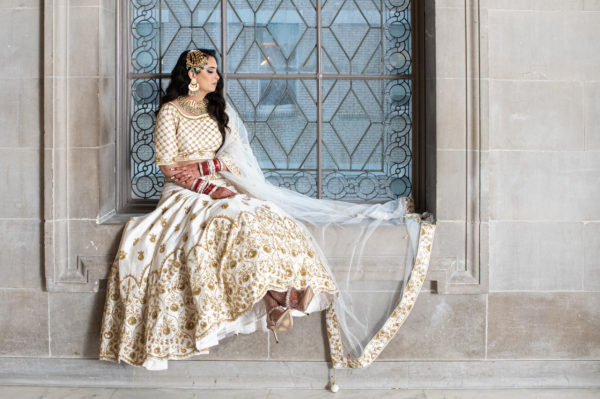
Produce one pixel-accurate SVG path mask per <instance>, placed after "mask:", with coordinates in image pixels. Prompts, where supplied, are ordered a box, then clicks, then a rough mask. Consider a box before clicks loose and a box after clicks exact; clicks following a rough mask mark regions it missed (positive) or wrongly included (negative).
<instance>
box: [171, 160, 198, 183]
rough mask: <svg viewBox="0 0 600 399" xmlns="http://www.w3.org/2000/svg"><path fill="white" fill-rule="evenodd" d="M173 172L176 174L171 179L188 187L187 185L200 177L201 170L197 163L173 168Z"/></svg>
mask: <svg viewBox="0 0 600 399" xmlns="http://www.w3.org/2000/svg"><path fill="white" fill-rule="evenodd" d="M172 170H173V172H174V173H175V174H174V175H172V176H171V179H173V180H174V181H175V182H177V183H182V184H184V185H186V186H187V185H188V184H186V183H188V182H192V183H193V182H194V180H196V179H197V178H198V177H200V170H199V169H198V164H197V163H194V164H190V165H185V166H175V167H173V168H172ZM186 188H187V187H186Z"/></svg>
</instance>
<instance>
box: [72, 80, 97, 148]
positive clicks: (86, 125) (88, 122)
mask: <svg viewBox="0 0 600 399" xmlns="http://www.w3.org/2000/svg"><path fill="white" fill-rule="evenodd" d="M68 82H69V83H68V84H69V115H68V118H69V121H68V126H69V132H68V134H69V137H68V143H69V147H71V148H73V147H96V146H98V145H99V144H100V143H99V137H100V118H101V113H100V101H99V99H100V85H101V81H100V79H98V78H69V80H68Z"/></svg>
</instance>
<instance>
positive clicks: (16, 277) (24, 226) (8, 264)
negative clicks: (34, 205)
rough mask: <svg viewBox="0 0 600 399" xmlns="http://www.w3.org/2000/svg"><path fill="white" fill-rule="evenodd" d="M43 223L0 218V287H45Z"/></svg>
mask: <svg viewBox="0 0 600 399" xmlns="http://www.w3.org/2000/svg"><path fill="white" fill-rule="evenodd" d="M41 227H42V225H41V221H39V220H18V219H17V220H15V219H12V220H10V219H9V220H2V219H0V231H2V232H4V234H3V237H2V238H3V239H2V240H1V241H0V275H2V279H1V280H0V287H2V288H38V289H41V288H42V286H43V282H42V276H43V272H42V259H43V257H42V249H41V246H40V242H41V238H40V229H41Z"/></svg>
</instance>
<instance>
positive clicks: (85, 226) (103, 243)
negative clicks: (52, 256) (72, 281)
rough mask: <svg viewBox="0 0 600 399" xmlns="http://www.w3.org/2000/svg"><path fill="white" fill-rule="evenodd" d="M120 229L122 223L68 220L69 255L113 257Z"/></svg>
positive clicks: (119, 237)
mask: <svg viewBox="0 0 600 399" xmlns="http://www.w3.org/2000/svg"><path fill="white" fill-rule="evenodd" d="M122 231H123V225H120V224H98V223H96V221H95V220H69V235H70V239H69V248H70V250H71V257H73V258H74V257H77V256H92V257H94V256H109V257H111V258H112V257H114V255H116V253H117V249H118V246H119V242H120V240H121V234H122Z"/></svg>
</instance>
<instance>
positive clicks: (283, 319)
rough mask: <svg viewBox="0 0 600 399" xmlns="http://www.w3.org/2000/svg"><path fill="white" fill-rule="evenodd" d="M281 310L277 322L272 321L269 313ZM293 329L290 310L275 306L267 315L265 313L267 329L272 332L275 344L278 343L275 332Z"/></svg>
mask: <svg viewBox="0 0 600 399" xmlns="http://www.w3.org/2000/svg"><path fill="white" fill-rule="evenodd" d="M277 309H279V310H283V313H282V314H281V315H280V316H279V318H278V319H277V320H273V318H272V317H271V313H273V311H274V310H277ZM292 327H294V319H293V318H292V309H290V308H284V307H283V306H275V307H273V308H272V309H271V310H269V313H267V328H268V329H269V330H271V331H272V332H273V335H274V336H275V342H276V343H279V339H278V338H277V331H290V330H291V329H292Z"/></svg>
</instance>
